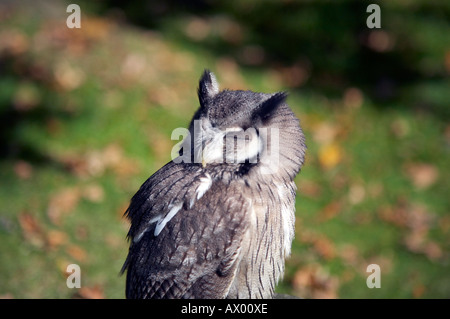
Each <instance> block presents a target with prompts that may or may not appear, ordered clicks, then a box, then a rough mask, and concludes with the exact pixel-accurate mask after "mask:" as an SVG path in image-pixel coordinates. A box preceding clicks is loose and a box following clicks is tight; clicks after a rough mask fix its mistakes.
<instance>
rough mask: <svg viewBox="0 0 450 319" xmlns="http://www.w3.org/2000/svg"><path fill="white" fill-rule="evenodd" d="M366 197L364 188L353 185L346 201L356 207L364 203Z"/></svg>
mask: <svg viewBox="0 0 450 319" xmlns="http://www.w3.org/2000/svg"><path fill="white" fill-rule="evenodd" d="M365 197H366V190H365V188H364V186H362V185H359V184H353V185H351V186H350V189H349V192H348V200H349V202H350V204H352V205H357V204H359V203H361V202H362V201H364V199H365Z"/></svg>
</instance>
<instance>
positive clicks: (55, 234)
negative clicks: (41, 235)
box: [47, 230, 68, 249]
mask: <svg viewBox="0 0 450 319" xmlns="http://www.w3.org/2000/svg"><path fill="white" fill-rule="evenodd" d="M67 240H68V236H67V234H66V233H64V232H62V231H60V230H50V231H49V232H48V233H47V241H48V245H49V248H50V249H56V248H58V247H60V246H62V245H64V244H66V243H67Z"/></svg>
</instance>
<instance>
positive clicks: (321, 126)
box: [313, 121, 339, 144]
mask: <svg viewBox="0 0 450 319" xmlns="http://www.w3.org/2000/svg"><path fill="white" fill-rule="evenodd" d="M338 133H339V129H338V127H337V126H336V125H334V124H332V123H330V122H326V121H323V122H320V123H318V124H316V125H314V126H313V139H314V141H315V142H317V143H319V144H330V143H332V142H333V141H334V140H335V139H336V136H337V135H338Z"/></svg>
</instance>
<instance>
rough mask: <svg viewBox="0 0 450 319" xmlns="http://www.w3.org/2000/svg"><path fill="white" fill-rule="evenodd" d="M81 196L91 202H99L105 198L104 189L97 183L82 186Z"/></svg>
mask: <svg viewBox="0 0 450 319" xmlns="http://www.w3.org/2000/svg"><path fill="white" fill-rule="evenodd" d="M83 197H84V198H86V199H87V200H89V201H91V202H93V203H101V202H102V201H103V199H104V198H105V191H104V190H103V187H102V186H100V185H98V184H91V185H87V186H86V187H84V188H83Z"/></svg>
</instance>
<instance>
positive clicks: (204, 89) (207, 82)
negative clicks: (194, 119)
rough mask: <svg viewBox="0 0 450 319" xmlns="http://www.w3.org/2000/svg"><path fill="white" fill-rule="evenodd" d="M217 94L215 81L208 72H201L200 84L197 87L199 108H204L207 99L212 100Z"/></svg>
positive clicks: (217, 86)
mask: <svg viewBox="0 0 450 319" xmlns="http://www.w3.org/2000/svg"><path fill="white" fill-rule="evenodd" d="M217 93H219V83H217V79H216V77H215V75H214V73H212V72H211V71H209V70H205V71H204V72H203V75H202V77H201V78H200V83H199V86H198V99H199V101H200V106H202V107H204V106H205V105H206V102H207V101H208V100H209V99H212V98H213V97H214V96H215V95H216V94H217Z"/></svg>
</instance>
